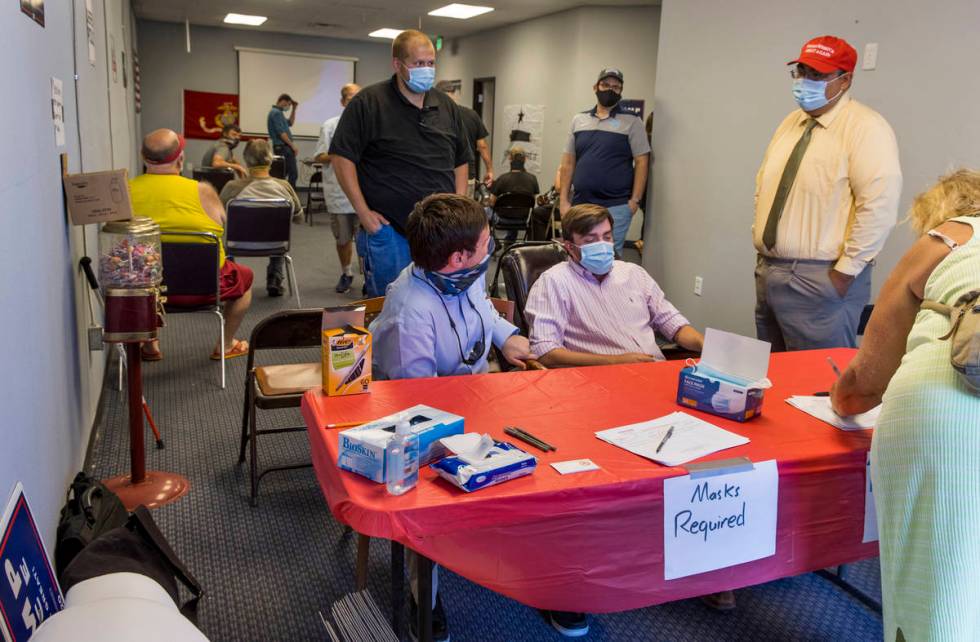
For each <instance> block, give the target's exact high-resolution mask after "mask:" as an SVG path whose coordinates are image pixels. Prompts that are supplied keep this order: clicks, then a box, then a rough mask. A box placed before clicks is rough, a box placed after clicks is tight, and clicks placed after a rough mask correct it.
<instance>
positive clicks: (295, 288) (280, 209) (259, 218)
mask: <svg viewBox="0 0 980 642" xmlns="http://www.w3.org/2000/svg"><path fill="white" fill-rule="evenodd" d="M292 217H293V204H292V202H290V201H287V200H285V199H279V198H236V199H233V200H231V201H229V203H228V221H227V223H226V225H225V235H226V241H225V248H226V250H227V251H228V254H229V255H234V256H268V257H273V256H281V257H283V258H284V259H285V260H286V281H287V283H288V284H289V289H290V291H291V292H292V294H293V296H295V297H296V307H297V308H299V307H302V304H301V303H300V298H299V285H298V284H297V283H296V272H295V271H294V270H293V259H292V257H291V256H289V240H290V235H291V230H292V224H291V221H292Z"/></svg>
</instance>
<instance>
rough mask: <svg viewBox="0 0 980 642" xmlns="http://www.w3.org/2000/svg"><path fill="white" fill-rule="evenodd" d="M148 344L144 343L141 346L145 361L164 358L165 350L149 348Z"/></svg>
mask: <svg viewBox="0 0 980 642" xmlns="http://www.w3.org/2000/svg"><path fill="white" fill-rule="evenodd" d="M147 345H149V344H146V343H144V344H143V346H142V347H141V348H140V357H141V358H142V360H143V361H160V360H161V359H163V351H161V350H157V351H155V352H154V351H153V350H147V349H146V346H147Z"/></svg>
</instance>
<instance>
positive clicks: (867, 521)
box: [861, 451, 878, 544]
mask: <svg viewBox="0 0 980 642" xmlns="http://www.w3.org/2000/svg"><path fill="white" fill-rule="evenodd" d="M877 541H878V514H877V512H876V511H875V496H874V494H873V493H872V488H871V451H868V457H867V460H866V461H865V464H864V536H863V537H862V538H861V542H862V543H863V544H867V543H868V542H877Z"/></svg>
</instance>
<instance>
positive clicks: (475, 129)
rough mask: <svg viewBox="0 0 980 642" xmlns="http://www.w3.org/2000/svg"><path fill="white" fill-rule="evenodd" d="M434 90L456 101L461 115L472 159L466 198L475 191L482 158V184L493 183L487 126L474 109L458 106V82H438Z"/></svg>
mask: <svg viewBox="0 0 980 642" xmlns="http://www.w3.org/2000/svg"><path fill="white" fill-rule="evenodd" d="M436 89H438V90H439V91H442V92H445V93H446V95H447V96H449V97H450V98H452V99H453V100H454V101H456V104H457V105H458V106H459V110H460V112H462V114H463V127H465V128H466V140H467V141H468V142H469V144H470V153H471V154H473V158H472V159H471V160H470V181H469V184H468V186H467V192H466V194H467V196H473V190H475V189H476V170H477V164H478V159H480V158H482V159H483V165H484V166H485V167H486V172H484V174H483V182H484V183H485V184H486V185H488V186H489V185H490V184H491V183H493V158H492V157H491V155H490V144H489V143H488V142H487V139H489V138H490V132H489V131H488V130H487V126H486V125H484V124H483V118H481V117H480V114H478V113H476V110H475V109H470V108H469V107H467V106H466V105H463V104H460V102H459V84H458V82H453V81H452V80H440V81H439V82H437V83H436Z"/></svg>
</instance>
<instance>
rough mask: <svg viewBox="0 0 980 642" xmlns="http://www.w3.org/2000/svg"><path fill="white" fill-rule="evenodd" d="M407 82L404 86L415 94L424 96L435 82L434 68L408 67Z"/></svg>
mask: <svg viewBox="0 0 980 642" xmlns="http://www.w3.org/2000/svg"><path fill="white" fill-rule="evenodd" d="M407 69H408V81H407V82H406V83H405V85H406V86H407V87H408V88H409V89H410V90H412V91H413V92H415V93H416V94H424V93H425V92H427V91H429V90H430V89H432V85H433V84H434V83H435V81H436V68H435V67H408V68H407Z"/></svg>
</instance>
